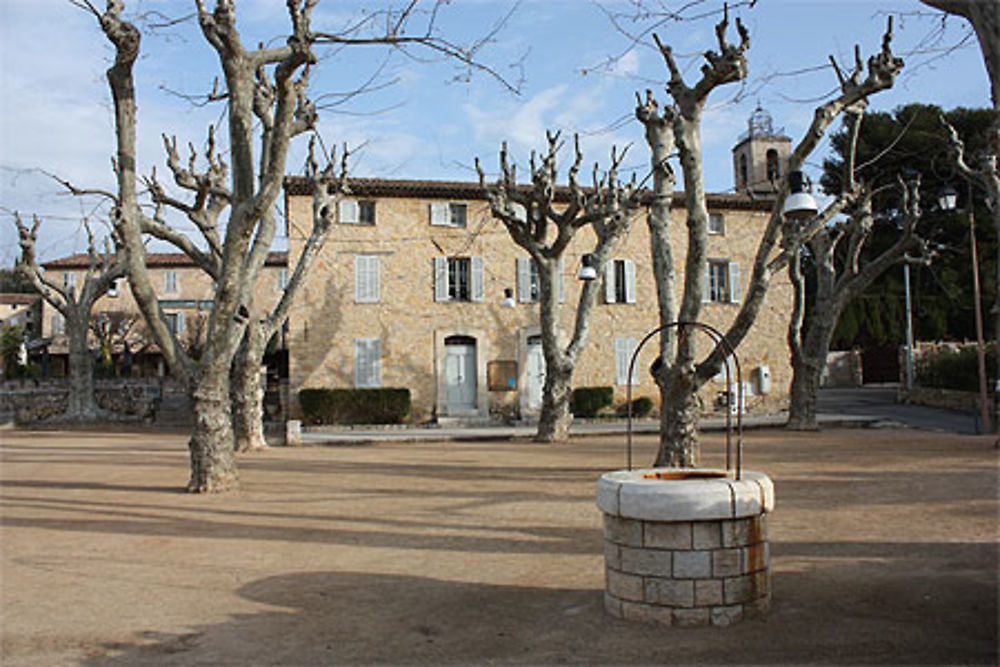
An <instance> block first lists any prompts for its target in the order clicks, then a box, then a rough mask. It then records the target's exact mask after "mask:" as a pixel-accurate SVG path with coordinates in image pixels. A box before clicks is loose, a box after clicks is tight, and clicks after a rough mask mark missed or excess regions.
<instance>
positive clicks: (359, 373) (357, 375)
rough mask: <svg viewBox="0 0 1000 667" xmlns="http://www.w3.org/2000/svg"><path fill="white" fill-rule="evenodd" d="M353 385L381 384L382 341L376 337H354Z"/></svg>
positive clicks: (363, 386) (376, 385)
mask: <svg viewBox="0 0 1000 667" xmlns="http://www.w3.org/2000/svg"><path fill="white" fill-rule="evenodd" d="M354 386H355V387H359V388H372V387H381V386H382V341H381V340H380V339H378V338H355V339H354Z"/></svg>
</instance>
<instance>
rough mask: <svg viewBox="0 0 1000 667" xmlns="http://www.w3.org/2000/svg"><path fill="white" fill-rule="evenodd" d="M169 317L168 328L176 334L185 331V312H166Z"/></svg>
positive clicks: (165, 314)
mask: <svg viewBox="0 0 1000 667" xmlns="http://www.w3.org/2000/svg"><path fill="white" fill-rule="evenodd" d="M163 316H164V317H165V318H166V319H167V328H168V329H170V333H172V334H174V335H175V336H177V335H179V334H182V333H184V313H164V314H163Z"/></svg>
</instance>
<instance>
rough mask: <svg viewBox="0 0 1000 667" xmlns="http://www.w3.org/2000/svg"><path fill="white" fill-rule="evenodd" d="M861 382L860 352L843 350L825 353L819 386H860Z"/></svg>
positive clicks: (862, 380) (862, 381)
mask: <svg viewBox="0 0 1000 667" xmlns="http://www.w3.org/2000/svg"><path fill="white" fill-rule="evenodd" d="M863 383H864V378H863V377H862V373H861V352H859V351H858V350H844V351H840V352H829V353H828V354H827V355H826V366H825V367H824V368H823V375H822V376H821V377H820V386H821V387H860V386H861V385H862V384H863Z"/></svg>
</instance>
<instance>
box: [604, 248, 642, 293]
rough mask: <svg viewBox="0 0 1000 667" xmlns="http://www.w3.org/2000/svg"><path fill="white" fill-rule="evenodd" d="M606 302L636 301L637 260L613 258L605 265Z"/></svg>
mask: <svg viewBox="0 0 1000 667" xmlns="http://www.w3.org/2000/svg"><path fill="white" fill-rule="evenodd" d="M604 302H605V303H635V262H633V261H632V260H630V259H612V260H609V261H608V262H607V263H606V264H605V265H604Z"/></svg>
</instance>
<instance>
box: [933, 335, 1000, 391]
mask: <svg viewBox="0 0 1000 667" xmlns="http://www.w3.org/2000/svg"><path fill="white" fill-rule="evenodd" d="M995 359H996V348H995V347H994V346H993V345H989V347H987V349H986V376H987V377H986V379H987V382H986V385H987V387H990V388H992V387H993V380H994V378H993V375H994V370H995V369H996V363H995ZM915 375H916V378H915V380H916V384H917V385H919V386H921V387H932V388H935V389H957V390H959V391H978V390H979V365H978V361H977V358H976V348H975V347H973V346H968V347H963V348H960V349H957V350H955V349H949V348H939V349H938V350H937V351H935V352H933V353H925V354H923V355H921V356H920V358H919V359H917V363H916V368H915Z"/></svg>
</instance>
